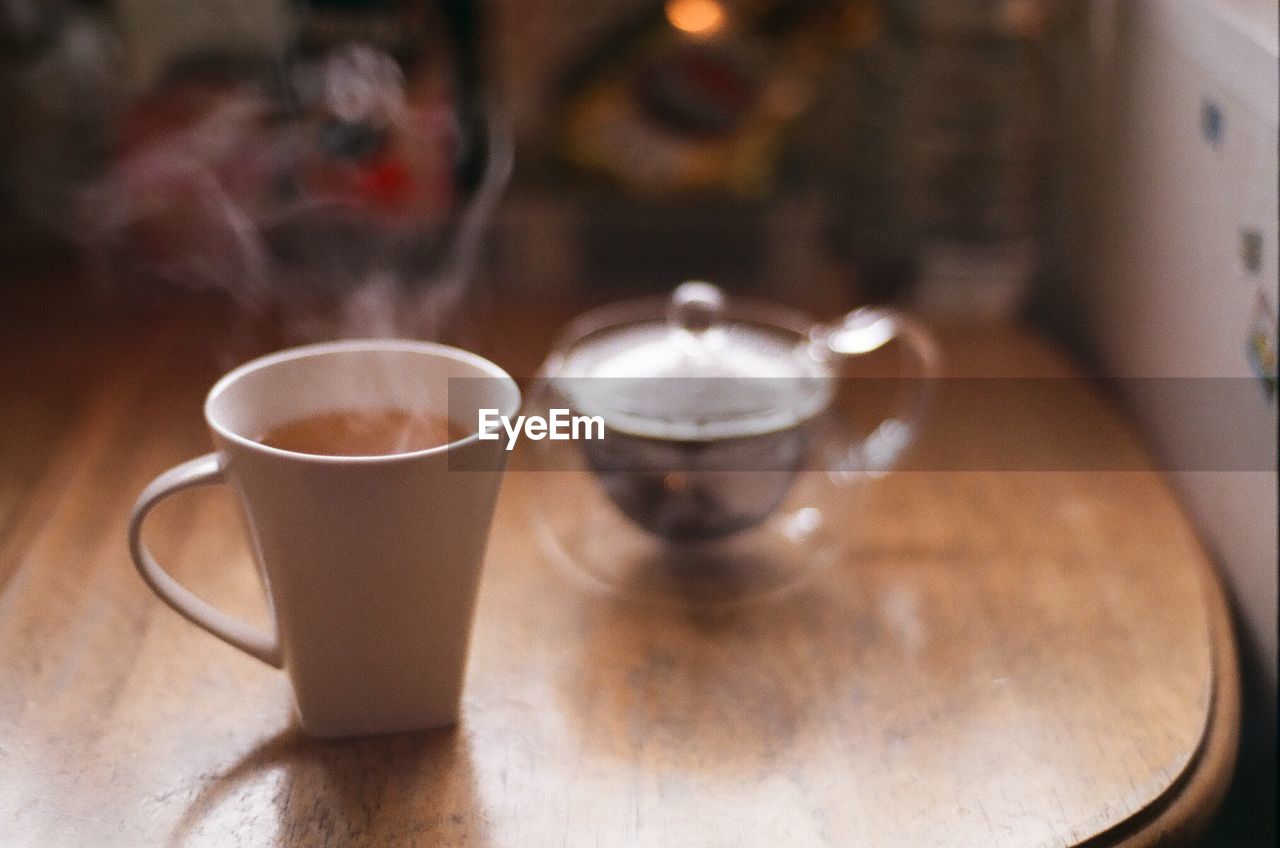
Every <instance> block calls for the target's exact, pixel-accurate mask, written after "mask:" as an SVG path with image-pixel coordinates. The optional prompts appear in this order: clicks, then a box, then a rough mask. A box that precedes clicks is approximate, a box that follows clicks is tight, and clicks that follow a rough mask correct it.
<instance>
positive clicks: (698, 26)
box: [666, 0, 725, 38]
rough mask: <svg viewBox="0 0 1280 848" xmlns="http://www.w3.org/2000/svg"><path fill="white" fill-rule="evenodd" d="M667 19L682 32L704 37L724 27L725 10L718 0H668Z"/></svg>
mask: <svg viewBox="0 0 1280 848" xmlns="http://www.w3.org/2000/svg"><path fill="white" fill-rule="evenodd" d="M666 13H667V21H668V22H669V23H670V24H671V25H672V26H673V27H675V28H676V29H678V30H680V31H681V32H685V33H688V34H689V35H696V36H699V37H702V38H706V37H708V36H712V35H715V34H716V33H718V32H720V30H722V29H724V22H725V12H724V6H722V5H721V4H720V3H719V2H718V0H667V6H666Z"/></svg>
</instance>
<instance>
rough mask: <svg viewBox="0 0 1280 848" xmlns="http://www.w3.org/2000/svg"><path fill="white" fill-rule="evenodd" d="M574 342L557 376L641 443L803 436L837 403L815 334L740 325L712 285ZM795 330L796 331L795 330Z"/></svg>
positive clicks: (754, 321)
mask: <svg viewBox="0 0 1280 848" xmlns="http://www.w3.org/2000/svg"><path fill="white" fill-rule="evenodd" d="M631 317H632V320H629V321H624V322H621V323H613V324H610V325H608V326H606V327H604V328H602V329H598V330H596V331H594V332H589V333H587V334H585V335H583V336H582V337H580V338H579V339H577V340H576V341H574V342H572V343H571V344H570V346H569V347H568V349H567V350H565V351H564V352H563V353H562V354H561V357H560V359H559V367H558V368H557V369H555V373H553V374H552V375H551V376H552V378H553V380H554V381H555V383H556V385H557V386H558V388H559V389H560V391H561V393H562V394H563V395H565V396H566V397H567V398H568V399H569V400H570V401H571V402H572V403H573V405H574V406H575V407H576V408H577V410H578V411H579V412H582V413H586V414H590V415H600V416H601V417H602V418H604V419H605V421H606V422H607V424H608V426H609V427H611V428H615V429H620V430H622V431H624V432H629V433H632V434H633V435H641V436H649V437H652V438H661V439H678V440H688V441H706V440H711V439H723V438H731V437H735V436H746V435H753V434H759V433H766V432H771V431H773V430H777V429H782V428H784V427H789V426H793V425H794V424H796V423H799V422H800V421H803V420H805V419H807V418H809V417H811V416H812V415H814V414H815V413H816V412H818V411H820V410H821V409H823V408H825V406H826V404H827V402H828V401H829V399H830V391H831V388H830V385H829V380H828V379H827V378H828V371H827V366H826V364H825V362H824V361H823V360H822V359H821V358H820V357H817V356H815V355H814V354H813V353H812V350H813V347H812V345H811V344H810V339H809V336H808V333H807V332H805V331H802V330H801V329H799V328H796V327H794V326H786V325H784V324H781V323H773V322H770V321H769V320H767V319H761V318H759V317H757V316H752V318H751V319H750V320H748V319H747V318H745V317H742V316H739V315H735V313H734V312H733V310H731V309H730V308H729V305H728V304H727V299H726V297H725V295H724V292H723V291H721V290H720V289H719V288H717V287H716V286H714V285H712V284H710V283H705V282H687V283H684V284H682V285H680V286H678V287H677V288H676V289H675V291H674V292H672V294H671V297H670V298H669V299H668V300H667V301H666V303H665V304H662V305H661V306H658V305H649V306H648V307H647V308H643V309H640V310H638V311H635V312H632V313H631ZM792 323H793V324H794V322H792Z"/></svg>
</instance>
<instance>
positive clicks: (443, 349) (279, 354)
mask: <svg viewBox="0 0 1280 848" xmlns="http://www.w3.org/2000/svg"><path fill="white" fill-rule="evenodd" d="M351 351H360V352H366V351H390V352H393V353H417V354H422V355H425V356H431V357H436V358H443V359H451V360H453V361H454V362H461V363H463V364H465V365H470V366H472V367H474V368H477V369H479V370H480V371H483V372H485V373H487V374H488V376H490V377H493V378H495V379H497V380H499V381H501V382H503V383H505V384H506V385H507V386H508V387H509V388H510V390H511V392H512V396H511V398H510V402H509V404H505V403H504V404H502V406H503V407H504V408H503V410H502V414H503V415H508V416H509V415H512V414H514V413H515V412H517V411H519V409H520V405H521V403H522V398H521V394H520V386H519V385H517V383H516V381H515V379H514V378H513V377H512V376H511V375H510V374H508V373H507V372H506V371H505V370H504V369H503V368H502V367H501V366H499V365H497V364H496V363H494V362H491V361H490V360H488V359H485V358H484V357H483V356H480V355H479V354H477V353H472V352H471V351H469V350H463V349H462V348H459V347H453V346H452V345H446V344H441V343H439V342H424V341H417V340H415V339H391V338H364V339H343V340H340V341H331V342H315V343H312V344H305V345H299V346H297V347H291V348H285V349H284V350H278V351H275V352H274V353H268V354H264V355H263V356H259V357H257V358H255V359H251V360H249V361H248V362H245V363H243V364H241V365H238V366H236V367H235V368H233V369H231V370H230V371H228V372H227V373H226V374H224V375H222V376H221V377H219V378H218V381H217V382H216V383H214V384H213V387H212V388H211V389H209V393H208V394H207V395H205V400H204V420H205V424H206V425H208V427H209V429H210V430H212V431H213V432H214V433H215V434H216V435H218V436H220V437H221V438H223V439H226V440H227V441H228V442H231V443H232V444H234V445H236V446H238V447H242V448H247V449H249V450H253V451H257V452H258V453H262V454H266V455H268V456H274V457H278V458H281V459H290V460H294V461H309V462H318V463H324V464H335V465H364V464H381V463H388V462H401V461H406V460H414V459H421V458H423V457H427V456H435V455H437V454H444V453H447V452H449V451H451V450H456V449H458V448H460V447H463V446H464V445H468V444H471V443H473V442H478V441H479V440H480V433H479V431H476V432H472V433H468V434H467V435H466V436H464V437H462V438H461V439H455V440H453V441H451V442H445V443H444V444H442V445H436V446H435V447H430V448H423V449H422V450H416V451H406V452H404V453H385V454H371V455H357V456H349V455H337V454H318V453H303V452H301V451H291V450H286V449H284V448H277V447H273V446H271V445H266V444H263V443H262V442H259V441H255V440H254V439H250V438H248V437H246V436H242V435H240V434H239V433H237V432H235V431H234V430H231V429H230V428H228V427H226V426H224V425H223V424H222V423H221V422H219V421H217V420H215V417H214V414H213V404H214V402H215V401H216V400H217V399H218V398H219V397H220V396H221V395H222V394H223V393H224V392H226V391H227V390H228V389H230V388H231V386H233V385H234V384H236V383H238V382H239V381H240V380H241V379H243V378H244V377H246V376H247V375H249V374H252V373H254V372H257V371H261V370H263V369H264V368H272V367H274V366H276V365H280V364H282V363H285V362H293V361H296V360H299V359H309V358H312V357H318V356H327V355H330V354H335V353H346V352H351ZM508 406H509V407H510V408H506V407H508Z"/></svg>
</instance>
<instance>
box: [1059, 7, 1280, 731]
mask: <svg viewBox="0 0 1280 848" xmlns="http://www.w3.org/2000/svg"><path fill="white" fill-rule="evenodd" d="M1110 11H1111V12H1112V13H1113V14H1114V18H1113V21H1114V24H1115V31H1114V40H1113V42H1112V44H1111V53H1110V55H1109V56H1107V57H1103V58H1104V60H1105V61H1104V64H1103V65H1101V66H1100V67H1102V68H1103V73H1102V75H1101V77H1100V79H1099V89H1098V91H1099V94H1100V96H1105V97H1106V98H1107V99H1108V100H1109V103H1108V104H1107V109H1106V113H1107V114H1106V117H1105V118H1104V119H1103V120H1102V121H1101V129H1102V131H1101V134H1100V136H1099V137H1098V138H1096V139H1095V141H1096V142H1098V143H1099V147H1098V149H1097V151H1096V153H1097V156H1098V158H1099V159H1100V160H1101V162H1102V166H1101V168H1100V170H1099V173H1097V174H1096V175H1095V177H1096V180H1097V182H1096V183H1095V187H1096V189H1097V190H1096V192H1095V194H1094V201H1093V204H1092V205H1093V207H1094V210H1093V211H1094V212H1095V213H1096V215H1097V220H1098V223H1099V231H1098V232H1097V233H1095V238H1094V240H1093V264H1092V265H1091V267H1090V270H1089V272H1088V273H1087V274H1086V275H1085V276H1084V278H1083V279H1081V280H1079V281H1078V283H1077V285H1078V287H1079V291H1077V292H1076V297H1077V299H1078V302H1079V305H1080V310H1081V315H1082V317H1083V321H1084V325H1085V330H1086V335H1087V336H1088V337H1089V341H1090V342H1091V343H1092V345H1093V347H1094V348H1095V349H1096V350H1097V351H1098V352H1099V353H1100V354H1101V357H1102V360H1103V363H1104V365H1105V367H1106V368H1107V369H1108V370H1109V371H1110V372H1111V373H1112V374H1114V375H1116V376H1134V377H1146V376H1150V377H1238V378H1241V379H1249V378H1252V377H1253V375H1254V370H1253V368H1252V366H1251V364H1250V361H1249V358H1248V354H1247V351H1248V344H1249V337H1250V333H1251V330H1252V329H1253V327H1254V326H1255V324H1256V322H1258V321H1260V320H1264V319H1265V318H1267V317H1268V315H1269V320H1270V322H1271V324H1270V327H1271V330H1270V332H1271V334H1272V339H1273V343H1274V333H1275V330H1274V327H1275V323H1274V322H1275V315H1276V308H1277V303H1280V293H1278V292H1277V279H1278V275H1280V270H1278V269H1277V209H1276V193H1277V175H1276V160H1277V145H1278V139H1277V92H1278V86H1277V75H1278V73H1280V71H1278V66H1277V47H1276V44H1277V32H1276V29H1277V24H1276V12H1275V4H1274V2H1270V3H1269V2H1266V0H1121V2H1119V3H1116V4H1114V5H1112V6H1111V7H1110ZM1212 109H1217V110H1218V113H1219V114H1220V116H1221V119H1222V120H1221V135H1220V137H1219V138H1218V139H1217V140H1216V141H1214V140H1212V139H1211V138H1210V134H1209V133H1206V130H1205V120H1206V110H1212ZM1250 231H1251V232H1254V233H1257V234H1259V235H1260V236H1261V244H1262V261H1261V266H1260V267H1250V263H1249V262H1248V261H1246V256H1245V253H1246V251H1245V239H1246V236H1245V233H1246V232H1250ZM1263 304H1265V305H1263ZM1234 400H1235V403H1234V408H1232V409H1229V410H1224V409H1222V408H1214V409H1210V408H1203V407H1204V406H1205V405H1201V408H1196V407H1195V405H1194V404H1189V405H1186V406H1185V407H1183V408H1179V409H1178V410H1177V411H1176V413H1171V411H1170V410H1168V409H1158V408H1156V406H1155V405H1145V404H1143V403H1142V402H1141V401H1140V400H1138V401H1137V402H1136V403H1135V406H1136V407H1137V408H1136V412H1137V413H1138V417H1139V418H1140V419H1141V421H1140V423H1141V424H1142V425H1143V426H1144V427H1145V428H1146V429H1147V431H1148V433H1149V434H1150V435H1151V437H1152V439H1153V441H1154V443H1155V446H1156V448H1157V451H1158V452H1161V453H1162V454H1163V455H1164V456H1165V458H1166V459H1167V460H1169V462H1170V463H1171V465H1173V466H1174V467H1178V466H1179V465H1181V466H1182V467H1186V463H1187V462H1188V459H1187V457H1188V455H1189V453H1191V452H1193V451H1195V450H1196V449H1197V448H1196V441H1197V440H1198V439H1202V438H1205V435H1204V434H1205V433H1211V434H1215V435H1216V433H1219V432H1222V422H1223V421H1224V420H1229V421H1230V422H1232V425H1233V426H1234V427H1235V429H1236V435H1235V436H1234V437H1233V438H1235V439H1238V440H1250V441H1254V440H1256V444H1257V445H1260V446H1266V447H1265V449H1266V450H1267V451H1269V452H1270V455H1272V456H1274V445H1275V438H1276V429H1275V428H1276V402H1275V401H1274V400H1270V401H1268V400H1267V398H1266V396H1265V393H1264V391H1263V388H1262V386H1261V384H1259V386H1258V391H1257V392H1242V393H1240V395H1239V396H1238V397H1236V398H1235V399H1234ZM1224 413H1225V414H1224ZM1211 437H1212V436H1211ZM1174 481H1175V483H1176V485H1177V486H1178V488H1179V490H1180V492H1181V494H1182V496H1183V500H1184V502H1185V504H1186V505H1187V507H1188V509H1189V512H1190V513H1191V515H1192V517H1193V520H1194V521H1195V523H1196V524H1197V525H1198V527H1199V528H1200V530H1201V532H1202V535H1203V537H1204V538H1205V540H1206V542H1207V543H1208V545H1209V547H1210V549H1211V550H1212V551H1213V553H1214V554H1215V555H1216V557H1217V559H1218V561H1219V562H1220V564H1221V566H1222V568H1223V571H1224V573H1225V575H1226V577H1227V579H1228V582H1229V584H1230V588H1231V590H1232V594H1233V596H1234V600H1235V602H1236V604H1237V606H1238V609H1239V611H1240V613H1241V615H1242V618H1243V621H1244V624H1245V625H1246V628H1247V633H1246V634H1245V637H1246V639H1249V640H1251V641H1252V642H1253V645H1252V647H1253V648H1254V649H1255V650H1256V651H1257V653H1258V655H1259V656H1260V658H1261V662H1260V663H1258V664H1257V665H1258V667H1257V668H1255V669H1254V673H1255V674H1260V675H1262V677H1263V678H1264V680H1265V684H1266V688H1267V689H1268V690H1269V691H1270V692H1272V693H1274V691H1275V687H1276V665H1277V646H1276V623H1277V600H1276V598H1277V545H1276V539H1277V494H1276V491H1277V490H1276V486H1277V480H1276V475H1275V473H1274V472H1264V471H1230V472H1227V471H1195V472H1182V473H1178V474H1176V475H1175V476H1174ZM1269 710H1270V712H1271V715H1272V716H1273V717H1274V710H1275V704H1274V701H1272V703H1271V704H1270V706H1269Z"/></svg>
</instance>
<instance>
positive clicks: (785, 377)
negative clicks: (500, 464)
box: [530, 282, 938, 600]
mask: <svg viewBox="0 0 1280 848" xmlns="http://www.w3.org/2000/svg"><path fill="white" fill-rule="evenodd" d="M893 342H898V343H900V346H901V348H902V350H903V351H904V352H905V353H906V354H907V358H908V359H909V360H911V364H910V367H909V369H904V374H903V376H907V374H909V376H910V377H912V378H913V379H911V380H909V381H901V380H894V381H893V382H894V384H895V385H899V386H901V387H905V389H906V391H904V392H902V393H901V394H902V395H903V396H902V397H900V398H899V399H898V400H897V403H896V406H895V409H894V411H893V412H891V413H890V414H889V415H888V416H887V417H885V418H884V419H883V420H882V421H881V422H880V423H878V424H877V425H875V426H874V427H872V428H870V432H869V433H862V434H855V432H854V430H855V428H854V427H853V426H852V422H851V421H850V420H849V418H848V416H847V415H846V413H845V404H844V403H843V402H842V397H843V396H845V395H848V394H851V392H846V391H844V389H846V388H848V386H846V385H845V384H846V383H848V384H852V383H853V381H850V380H846V379H845V377H846V374H847V371H848V368H847V366H848V365H849V364H850V363H851V362H852V361H854V360H857V359H859V358H861V357H864V356H865V355H867V354H870V353H872V352H874V351H877V350H880V349H881V348H884V347H885V346H887V345H889V344H890V343H893ZM937 359H938V357H937V353H936V348H935V345H934V343H933V341H932V339H931V337H930V336H929V335H928V333H927V332H926V331H925V330H924V329H922V328H921V327H920V326H919V325H918V324H917V323H916V322H914V321H913V320H911V319H910V318H908V317H907V316H905V315H903V314H902V313H900V312H897V311H894V310H889V309H882V308H862V309H857V310H855V311H853V312H850V313H848V314H847V315H845V316H843V317H842V318H841V319H839V320H838V321H837V322H835V323H833V324H821V323H817V322H814V321H812V320H811V319H809V318H807V317H806V316H804V315H802V314H800V313H797V312H794V311H792V310H789V309H786V308H783V307H780V306H775V305H770V304H762V303H757V302H751V301H743V300H737V299H735V300H730V299H729V298H727V297H726V296H725V294H724V293H723V292H722V291H721V290H720V289H719V288H717V287H716V286H714V285H711V284H710V283H705V282H687V283H684V284H682V285H680V286H679V287H677V288H676V289H675V291H674V292H673V293H672V295H671V296H670V297H669V298H667V299H661V298H658V299H641V300H636V301H630V302H625V303H621V304H616V305H612V306H608V307H604V308H601V309H597V310H593V311H591V312H588V313H586V314H584V315H582V316H580V317H579V318H578V319H577V320H575V321H573V322H572V323H571V324H570V325H569V326H568V327H567V328H566V330H565V331H564V332H563V334H562V335H561V337H560V339H559V341H558V343H557V345H556V347H555V348H554V350H553V351H552V353H551V355H550V356H549V357H548V358H547V360H546V362H545V363H544V364H543V366H542V369H541V370H540V373H539V375H538V376H539V379H538V381H537V384H536V385H535V387H534V390H533V392H531V395H530V404H531V406H532V407H533V410H532V411H533V412H534V414H539V415H544V416H545V415H547V414H548V413H549V412H550V411H551V410H553V409H561V410H565V411H566V412H567V413H568V414H569V415H571V416H574V417H578V416H580V417H582V418H584V419H589V420H592V421H595V422H599V424H600V425H602V426H601V427H600V428H599V429H598V430H597V431H596V433H597V434H598V436H599V437H597V438H585V437H582V438H576V439H573V438H571V439H568V440H564V441H553V440H551V439H547V440H543V441H538V442H535V443H534V453H533V460H534V466H535V468H536V469H538V470H541V471H544V472H547V473H549V474H552V475H558V476H557V478H556V479H555V480H554V482H553V481H552V480H551V479H550V478H546V479H545V484H546V486H547V489H546V491H548V492H553V493H554V496H549V497H546V498H538V499H536V501H535V502H532V503H531V504H530V506H531V507H532V510H531V511H532V517H533V520H534V527H535V530H536V531H537V532H538V534H539V537H540V540H541V541H542V544H543V546H544V547H545V548H547V549H548V550H549V551H550V552H551V553H552V554H553V555H554V556H555V558H556V559H557V560H559V561H561V562H562V563H565V564H567V565H570V566H572V567H573V570H574V571H575V572H577V573H578V574H585V575H586V576H588V577H590V578H593V579H594V580H596V581H598V582H601V583H604V584H605V585H606V586H607V587H609V588H611V589H613V590H616V591H620V592H623V593H627V594H642V595H660V596H667V597H674V598H678V599H684V600H710V599H728V598H742V597H746V596H750V595H755V594H758V593H760V592H762V591H767V590H776V589H781V588H783V587H785V586H789V585H791V584H793V583H794V582H796V581H797V580H798V579H799V578H800V577H802V576H803V575H804V574H806V573H809V572H811V571H812V570H814V567H816V566H817V565H819V564H820V563H822V562H825V561H828V560H829V559H830V557H831V556H832V555H833V554H834V551H835V547H836V545H835V543H836V541H837V540H836V539H835V538H834V537H833V535H832V534H831V533H830V531H829V525H830V523H831V522H830V515H829V514H828V513H830V511H831V509H832V508H833V507H834V506H835V504H837V503H838V502H839V497H838V496H836V495H835V494H834V492H833V490H838V489H841V488H845V487H847V486H848V485H849V484H850V483H852V482H855V481H857V480H860V479H865V478H866V477H867V476H869V475H874V474H877V473H882V472H884V471H887V470H888V469H889V468H890V467H892V465H893V464H894V463H895V462H896V460H897V459H898V457H899V456H900V455H901V454H902V452H903V450H904V449H905V448H906V447H907V446H908V445H909V444H910V442H911V441H912V439H913V438H914V435H915V433H916V431H917V430H918V428H919V425H920V422H921V420H922V418H923V415H924V412H925V407H926V405H927V400H928V397H927V395H928V385H929V380H928V379H927V378H929V377H931V376H933V375H934V373H935V372H936V370H937ZM914 378H922V379H914ZM852 394H856V392H852ZM583 433H585V435H587V436H590V435H593V433H592V430H591V428H590V427H588V428H584V430H583Z"/></svg>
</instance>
